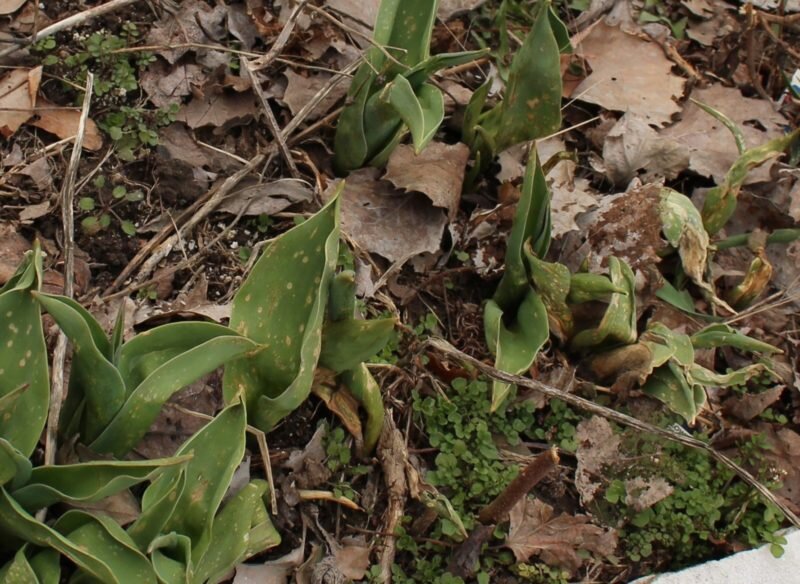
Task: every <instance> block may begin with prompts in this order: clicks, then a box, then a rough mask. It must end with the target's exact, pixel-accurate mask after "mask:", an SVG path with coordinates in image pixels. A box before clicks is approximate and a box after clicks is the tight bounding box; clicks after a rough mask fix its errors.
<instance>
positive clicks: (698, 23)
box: [681, 0, 737, 47]
mask: <svg viewBox="0 0 800 584" xmlns="http://www.w3.org/2000/svg"><path fill="white" fill-rule="evenodd" d="M681 4H683V5H684V6H686V8H688V9H689V11H690V12H691V13H692V14H693V15H694V16H697V17H698V18H689V23H688V24H687V26H686V36H688V37H689V38H690V39H692V40H693V41H697V42H698V43H700V44H701V45H705V46H707V47H710V46H712V45H713V44H714V41H716V40H717V39H719V38H722V37H725V36H727V35H729V34H730V33H732V32H733V31H735V30H736V27H737V23H736V19H735V17H734V16H735V14H736V12H735V8H734V7H733V6H731V5H730V4H728V3H726V2H724V1H723V0H682V2H681Z"/></svg>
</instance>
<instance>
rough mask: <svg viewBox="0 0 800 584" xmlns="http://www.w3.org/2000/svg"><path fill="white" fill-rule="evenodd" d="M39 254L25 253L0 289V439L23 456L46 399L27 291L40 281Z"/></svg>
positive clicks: (43, 354) (32, 443) (35, 314)
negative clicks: (0, 414) (0, 405)
mask: <svg viewBox="0 0 800 584" xmlns="http://www.w3.org/2000/svg"><path fill="white" fill-rule="evenodd" d="M40 253H41V252H38V251H35V252H33V253H30V254H29V255H28V256H27V259H26V262H25V263H24V264H23V266H21V267H20V269H19V270H18V271H17V274H16V275H15V276H14V277H13V278H12V279H11V280H9V282H8V283H7V284H6V286H4V287H3V289H2V290H3V291H2V293H0V315H2V317H3V332H2V335H1V336H0V338H1V339H2V341H0V343H2V348H1V349H0V400H3V410H4V411H3V423H2V424H0V438H5V439H6V440H8V441H9V442H10V443H11V444H12V445H13V446H14V448H16V449H17V450H19V451H20V452H21V453H22V454H23V456H26V457H27V456H30V455H31V454H32V453H33V450H34V448H36V445H37V444H38V442H39V438H40V436H41V435H42V430H44V426H45V423H46V421H47V412H48V407H49V403H50V378H49V373H48V366H47V363H48V358H47V347H46V346H45V343H44V334H43V333H42V322H41V316H40V314H39V304H38V303H37V302H36V300H35V299H34V298H33V295H32V290H35V289H36V288H37V287H38V286H39V282H40V281H41V279H40V277H39V274H40V273H41V257H40ZM20 388H24V389H20Z"/></svg>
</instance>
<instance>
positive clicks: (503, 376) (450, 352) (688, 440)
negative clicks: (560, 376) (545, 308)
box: [422, 338, 800, 527]
mask: <svg viewBox="0 0 800 584" xmlns="http://www.w3.org/2000/svg"><path fill="white" fill-rule="evenodd" d="M425 347H430V348H432V349H435V350H436V351H439V352H440V353H442V354H444V355H447V356H448V357H451V358H453V359H457V360H459V361H461V362H462V363H468V364H470V365H472V366H473V367H475V368H476V369H477V370H478V371H480V372H481V373H483V374H484V375H486V376H487V377H490V378H492V379H497V380H499V381H503V382H505V383H513V384H515V385H519V386H521V387H526V388H528V389H532V390H534V391H538V392H539V393H543V394H544V395H546V396H548V397H552V398H556V399H559V400H561V401H563V402H566V403H567V404H569V405H571V406H574V407H576V408H578V409H580V410H583V411H585V412H590V413H592V414H595V415H598V416H602V417H604V418H607V419H609V420H612V421H614V422H617V423H618V424H622V425H623V426H628V427H630V428H635V429H637V430H641V431H643V432H649V433H650V434H655V435H656V436H660V437H661V438H665V439H666V440H670V441H671V442H677V443H678V444H683V445H684V446H688V447H689V448H695V449H697V450H703V451H704V452H706V453H708V455H709V456H711V457H712V458H713V459H714V460H716V461H717V462H719V463H720V464H722V465H723V466H726V467H728V468H729V469H731V470H732V471H733V472H735V473H736V474H737V475H738V476H739V478H741V479H742V480H743V481H744V482H746V483H747V484H748V485H750V486H751V487H753V488H754V489H755V490H756V491H758V492H759V493H760V494H761V495H762V496H763V497H764V498H765V499H766V500H767V501H769V502H770V503H772V504H773V505H775V506H776V507H778V508H779V509H780V510H781V512H782V513H783V514H784V515H785V516H786V518H787V519H788V520H789V522H790V523H791V524H792V525H794V526H795V527H800V518H798V517H797V515H795V514H794V512H793V511H792V510H791V509H789V507H787V505H786V504H785V503H783V502H782V501H780V500H779V499H778V498H777V497H775V495H774V494H773V493H772V492H770V490H769V489H768V488H767V487H765V486H764V485H762V484H761V483H760V482H759V480H758V479H757V478H755V477H754V476H753V475H752V474H750V473H749V472H748V471H747V470H745V469H744V468H742V467H741V466H739V465H738V464H737V463H735V462H734V461H733V460H731V459H730V458H728V457H727V456H725V455H724V454H721V453H719V452H717V451H716V450H714V448H712V447H711V446H709V445H708V444H706V443H705V442H703V441H702V440H698V439H697V438H694V437H692V436H690V435H688V434H681V433H678V432H673V431H672V430H667V429H665V428H659V427H658V426H654V425H653V424H649V423H647V422H643V421H641V420H638V419H636V418H634V417H632V416H628V415H626V414H621V413H620V412H617V411H615V410H612V409H610V408H606V407H603V406H601V405H598V404H596V403H594V402H593V401H590V400H588V399H585V398H582V397H580V396H577V395H574V394H571V393H568V392H566V391H563V390H560V389H558V388H556V387H553V386H552V385H547V384H546V383H542V382H541V381H537V380H534V379H528V378H526V377H520V376H519V375H511V374H509V373H506V372H504V371H500V370H499V369H496V368H494V367H492V366H491V365H487V364H486V363H483V362H482V361H479V360H478V359H475V358H474V357H470V356H469V355H467V354H466V353H464V352H462V351H459V350H458V349H456V348H455V347H454V346H453V345H451V344H450V343H448V342H447V341H445V340H444V339H439V338H431V339H429V340H428V341H426V343H425V344H424V345H423V346H422V348H423V349H424V348H425Z"/></svg>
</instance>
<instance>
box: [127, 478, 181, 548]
mask: <svg viewBox="0 0 800 584" xmlns="http://www.w3.org/2000/svg"><path fill="white" fill-rule="evenodd" d="M185 487H186V467H185V466H184V467H182V468H180V469H178V471H177V472H175V471H174V470H173V469H170V470H169V472H162V473H161V474H160V475H159V476H158V478H156V479H155V480H154V481H153V482H152V483H151V484H150V486H149V487H148V488H147V490H146V491H145V492H144V496H143V497H142V513H141V515H139V517H138V518H137V519H136V521H134V522H133V523H132V524H131V525H130V526H129V527H128V535H130V536H131V539H133V541H134V542H136V545H137V546H138V547H139V549H141V550H147V549H148V547H149V545H150V544H151V543H152V542H153V541H154V540H155V539H156V537H158V534H159V533H161V531H162V530H163V527H164V525H166V524H167V522H168V521H169V520H170V518H171V517H172V513H173V512H174V511H175V506H176V505H177V504H178V501H180V500H181V498H182V496H183V490H184V488H185Z"/></svg>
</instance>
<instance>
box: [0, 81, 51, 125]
mask: <svg viewBox="0 0 800 584" xmlns="http://www.w3.org/2000/svg"><path fill="white" fill-rule="evenodd" d="M41 80H42V68H41V67H35V68H33V69H25V68H20V69H13V70H12V71H11V72H10V73H8V74H7V75H5V76H4V77H3V78H2V79H0V108H2V109H1V110H0V134H2V135H3V136H4V137H6V138H9V137H10V136H12V135H13V134H14V132H16V131H17V130H18V129H19V127H20V126H21V125H22V124H24V123H25V122H27V121H28V120H29V119H30V118H31V116H33V109H34V108H35V107H36V94H37V92H38V91H39V83H40V82H41Z"/></svg>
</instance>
